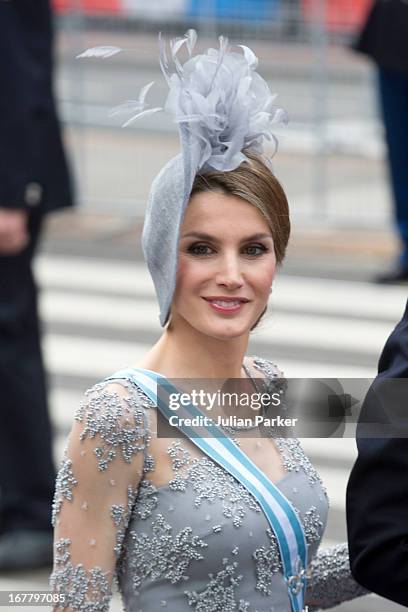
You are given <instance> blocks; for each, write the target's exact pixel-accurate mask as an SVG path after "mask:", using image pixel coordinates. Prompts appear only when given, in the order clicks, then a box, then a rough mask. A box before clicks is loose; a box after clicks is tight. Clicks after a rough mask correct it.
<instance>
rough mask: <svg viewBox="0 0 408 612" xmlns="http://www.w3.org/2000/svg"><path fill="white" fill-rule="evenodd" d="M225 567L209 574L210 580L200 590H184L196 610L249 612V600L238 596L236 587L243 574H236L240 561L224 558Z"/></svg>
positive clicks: (197, 611)
mask: <svg viewBox="0 0 408 612" xmlns="http://www.w3.org/2000/svg"><path fill="white" fill-rule="evenodd" d="M222 562H223V565H224V569H222V570H220V571H219V572H217V574H215V575H214V574H209V578H210V580H209V582H208V584H207V586H206V588H205V589H203V590H202V591H200V592H197V591H187V590H186V591H184V593H185V595H186V596H187V600H188V603H189V605H190V606H192V607H193V608H194V610H195V612H247V610H248V609H249V602H248V601H244V600H243V599H239V600H238V601H237V598H236V592H235V591H236V588H237V587H238V586H239V583H240V582H241V580H242V579H243V575H242V574H239V575H237V574H236V571H237V568H238V562H237V561H234V562H233V563H231V562H230V561H229V560H228V559H223V561H222Z"/></svg>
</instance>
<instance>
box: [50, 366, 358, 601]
mask: <svg viewBox="0 0 408 612" xmlns="http://www.w3.org/2000/svg"><path fill="white" fill-rule="evenodd" d="M246 366H247V368H249V369H250V370H251V371H252V374H253V375H254V376H258V377H262V378H263V379H264V380H265V379H266V380H267V381H272V380H274V379H276V377H277V376H279V375H280V373H279V370H278V369H277V368H276V366H274V365H273V364H272V363H271V362H269V361H268V360H266V359H261V358H259V357H256V356H254V357H246ZM156 426H157V412H156V407H155V406H154V404H153V403H152V401H151V400H150V399H149V398H148V397H147V396H146V395H145V394H144V393H143V391H142V390H141V389H140V388H139V387H138V386H137V385H136V384H135V383H134V382H131V381H127V380H123V379H117V380H115V379H107V380H106V381H103V382H100V383H98V384H96V385H95V386H94V387H92V388H91V389H90V390H89V391H87V392H86V394H85V399H84V401H83V402H82V403H81V405H80V407H79V409H78V411H77V414H76V415H75V420H74V424H73V427H72V430H71V433H70V436H69V438H68V442H67V446H66V449H65V452H64V457H63V459H62V461H61V465H60V468H59V472H58V476H57V480H56V488H55V496H54V502H53V512H52V523H53V525H54V530H55V540H54V567H53V571H52V574H51V576H50V585H51V588H52V589H53V591H54V592H59V593H64V595H65V602H66V603H64V604H61V605H60V606H59V607H58V606H56V607H55V609H56V610H57V609H58V610H60V609H68V610H87V611H92V612H96V611H101V612H102V611H107V610H109V605H110V600H111V596H112V592H113V590H116V589H118V590H119V591H120V593H121V597H122V602H123V608H124V609H125V610H127V611H131V612H157V611H158V610H160V609H163V610H167V611H168V612H230V611H231V612H232V611H237V612H272V611H274V612H290V603H289V598H288V595H287V588H286V584H285V581H284V577H283V574H282V566H281V562H280V558H279V550H278V545H277V541H276V538H275V536H274V534H273V532H272V531H271V529H270V527H269V523H268V522H267V519H266V517H265V516H264V514H263V512H262V510H261V508H260V507H259V505H258V504H257V502H256V501H255V500H254V498H253V497H252V496H251V495H250V493H249V492H248V491H247V490H246V489H245V488H244V487H243V486H242V485H241V484H240V483H239V482H238V481H237V480H235V479H234V477H233V476H231V475H230V474H229V473H228V472H226V471H225V470H224V469H222V468H221V467H219V466H218V465H217V464H216V463H214V462H213V461H212V460H211V459H210V458H209V457H208V456H205V455H202V454H201V452H200V451H199V449H198V448H197V447H195V446H194V445H193V444H192V443H191V441H189V440H187V439H186V438H183V437H180V438H174V439H168V438H167V439H166V438H163V439H159V438H158V437H156V436H155V435H154V432H155V428H156ZM181 435H182V434H180V436H181ZM238 443H239V442H238ZM245 452H247V454H248V455H249V456H250V457H251V459H252V460H253V461H254V462H255V463H257V464H258V465H259V467H261V468H262V469H263V470H264V472H265V474H266V475H267V476H268V465H272V464H273V463H274V461H275V463H276V460H277V461H280V462H281V468H282V475H281V477H280V478H279V479H277V480H275V483H276V485H277V486H278V487H279V488H280V490H281V491H282V492H283V493H284V494H285V495H286V497H287V498H288V499H289V500H290V501H291V502H292V504H293V506H294V507H295V509H296V511H297V512H298V513H299V516H300V518H301V521H302V523H303V526H304V530H305V534H306V540H307V544H308V551H309V560H310V563H309V568H308V578H309V579H308V590H307V599H306V604H308V605H309V611H312V610H318V609H323V608H329V607H333V606H335V605H337V604H339V603H341V602H343V601H346V600H349V599H352V598H354V597H358V596H360V595H363V594H365V593H366V591H365V589H363V588H362V587H361V586H359V585H358V584H357V583H356V582H355V581H354V579H353V578H352V576H351V574H350V568H349V559H348V550H347V545H346V544H341V545H337V546H334V547H332V548H329V549H326V550H323V551H318V546H319V543H320V540H321V538H322V535H323V531H324V528H325V524H326V518H327V511H328V500H327V496H326V492H325V489H324V487H323V485H322V482H321V480H320V477H319V475H318V474H317V472H316V470H315V469H314V468H313V466H312V465H311V463H310V461H309V460H308V459H307V457H306V456H305V454H304V452H303V450H302V448H301V446H300V444H299V442H298V441H297V440H296V439H293V438H292V439H279V438H278V439H277V438H274V439H273V440H272V439H262V440H261V439H254V440H251V441H249V442H247V443H246V447H245ZM157 465H160V470H158V469H156V466H157ZM269 477H270V478H271V480H272V479H273V478H272V475H271V474H270V475H269Z"/></svg>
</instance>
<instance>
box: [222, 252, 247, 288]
mask: <svg viewBox="0 0 408 612" xmlns="http://www.w3.org/2000/svg"><path fill="white" fill-rule="evenodd" d="M219 265H220V268H219V270H218V272H217V278H216V281H217V284H219V285H225V286H226V287H229V288H236V287H241V286H242V285H243V283H244V281H243V278H242V270H241V266H240V262H239V260H238V258H237V257H236V256H234V255H231V256H226V257H224V258H223V259H222V261H221V262H220V264H219Z"/></svg>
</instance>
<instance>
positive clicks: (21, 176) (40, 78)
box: [0, 0, 72, 570]
mask: <svg viewBox="0 0 408 612" xmlns="http://www.w3.org/2000/svg"><path fill="white" fill-rule="evenodd" d="M0 78H1V89H0V570H6V569H18V568H22V567H34V566H36V565H37V566H39V565H43V564H48V563H49V562H50V561H51V558H52V532H51V529H50V527H51V525H50V509H51V503H52V495H53V491H54V479H55V469H54V465H53V459H52V448H51V427H50V422H49V415H48V408H47V397H46V382H45V373H44V367H43V361H42V355H41V349H40V334H39V322H38V317H37V303H36V302H37V299H36V286H35V282H34V279H33V275H32V269H31V264H32V258H33V255H34V253H35V249H36V246H37V244H38V239H39V235H40V230H41V226H42V222H43V219H44V215H45V214H46V213H48V212H49V211H52V210H54V209H57V208H61V207H64V206H70V205H71V204H72V195H71V186H70V180H69V175H68V169H67V165H66V160H65V156H64V151H63V147H62V142H61V135H60V129H59V124H58V120H57V116H56V110H55V103H54V97H53V92H52V22H51V11H50V6H49V2H48V0H12V1H8V0H0Z"/></svg>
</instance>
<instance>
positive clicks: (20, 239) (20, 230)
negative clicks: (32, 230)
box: [0, 207, 30, 255]
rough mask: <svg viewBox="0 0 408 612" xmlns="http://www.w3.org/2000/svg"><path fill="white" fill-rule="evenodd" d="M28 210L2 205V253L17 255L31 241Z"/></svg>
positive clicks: (0, 209)
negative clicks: (28, 229) (28, 228)
mask: <svg viewBox="0 0 408 612" xmlns="http://www.w3.org/2000/svg"><path fill="white" fill-rule="evenodd" d="M27 221H28V212H27V211H26V210H20V209H18V208H1V207H0V255H16V254H17V253H20V251H22V250H23V249H24V248H25V247H26V246H27V245H28V243H29V241H30V239H29V235H28V231H27Z"/></svg>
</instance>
